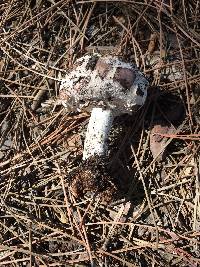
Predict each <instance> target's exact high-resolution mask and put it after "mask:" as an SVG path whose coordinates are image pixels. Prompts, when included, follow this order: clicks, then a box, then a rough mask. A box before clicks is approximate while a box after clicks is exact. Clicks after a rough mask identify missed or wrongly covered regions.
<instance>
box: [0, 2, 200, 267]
mask: <svg viewBox="0 0 200 267" xmlns="http://www.w3.org/2000/svg"><path fill="white" fill-rule="evenodd" d="M199 21H200V1H199V0H193V1H184V0H176V1H173V0H162V1H161V0H155V1H151V0H149V1H148V0H143V1H134V0H133V1H101V0H97V1H84V0H83V1H82V0H80V1H70V0H69V1H66V0H60V1H57V0H27V1H23V0H11V1H8V0H1V4H0V266H29V267H30V266H40V267H42V266H76V267H78V266H102V267H103V266H108V267H110V266H113V267H116V266H134V267H146V266H154V267H156V266H165V267H166V266H170V267H172V266H173V267H175V266H177V267H178V266H179V267H190V266H192V267H197V266H199V265H200V153H199V150H200V142H199V141H200V85H199V83H200V24H199ZM94 52H98V53H100V54H102V55H113V56H118V57H119V58H120V59H122V60H124V61H126V62H130V63H133V64H136V65H137V67H138V68H139V69H140V71H141V72H143V73H144V74H145V76H146V77H147V79H148V81H149V88H148V96H147V99H146V102H145V105H144V106H143V107H141V108H140V109H139V110H138V111H137V112H136V113H134V114H133V115H123V116H121V117H118V118H117V119H116V120H115V121H114V125H113V128H112V131H111V134H110V137H109V151H110V154H109V158H108V161H107V162H106V163H104V164H105V165H106V166H104V167H105V168H106V171H107V172H109V177H110V178H111V180H112V183H110V184H109V187H108V188H107V187H106V185H103V186H102V187H101V190H96V189H95V188H91V185H90V186H89V182H88V180H87V179H89V178H88V176H87V172H86V173H83V172H82V170H83V169H85V168H86V167H87V166H88V165H87V164H88V163H87V164H86V163H85V162H83V161H82V152H83V142H84V135H85V130H86V127H87V123H88V120H89V116H90V114H89V113H87V112H83V111H80V112H70V111H69V110H67V109H66V108H65V107H64V106H62V105H55V103H56V101H57V100H58V99H59V87H60V82H61V80H62V78H63V77H64V76H65V75H66V73H67V71H69V70H70V69H71V68H72V67H73V64H74V62H75V60H76V59H77V58H79V57H81V56H83V55H85V54H92V53H94ZM97 172H101V170H100V169H98V168H97ZM101 175H104V172H103V171H102V173H101ZM77 177H78V178H77ZM104 178H106V177H104ZM110 178H108V179H110ZM76 179H78V181H81V187H82V186H84V190H80V192H78V193H77V192H74V186H73V185H74V181H77V180H76ZM94 179H95V177H94ZM106 179H107V178H106ZM106 179H104V180H103V181H105V180H106ZM112 187H113V188H112ZM113 191H115V194H113V193H112V192H113Z"/></svg>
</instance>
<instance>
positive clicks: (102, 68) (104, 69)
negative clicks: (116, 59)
mask: <svg viewBox="0 0 200 267" xmlns="http://www.w3.org/2000/svg"><path fill="white" fill-rule="evenodd" d="M96 70H97V72H98V74H99V76H100V77H101V78H102V79H103V78H105V77H106V75H107V74H108V72H109V70H110V66H109V64H107V63H106V62H105V61H104V60H102V59H101V58H100V59H99V60H98V61H97V64H96Z"/></svg>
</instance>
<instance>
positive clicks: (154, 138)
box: [150, 123, 175, 161]
mask: <svg viewBox="0 0 200 267" xmlns="http://www.w3.org/2000/svg"><path fill="white" fill-rule="evenodd" d="M174 131H175V128H174V127H173V126H172V125H162V123H160V124H156V125H154V126H153V128H152V129H151V132H150V150H151V153H152V155H153V158H154V159H155V158H157V161H160V160H162V158H163V155H164V153H165V148H166V147H165V145H166V142H167V140H168V138H166V137H163V136H162V135H160V134H171V133H174Z"/></svg>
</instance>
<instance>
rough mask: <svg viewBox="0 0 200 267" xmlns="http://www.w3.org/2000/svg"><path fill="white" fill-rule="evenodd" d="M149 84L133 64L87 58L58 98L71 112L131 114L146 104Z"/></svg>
mask: <svg viewBox="0 0 200 267" xmlns="http://www.w3.org/2000/svg"><path fill="white" fill-rule="evenodd" d="M148 84H149V83H148V81H147V79H146V78H145V76H144V75H143V74H142V73H141V72H140V71H139V70H138V68H137V67H136V66H135V65H133V64H130V63H125V62H123V61H121V60H119V59H118V58H117V57H113V56H100V55H99V54H93V55H85V56H83V57H81V58H79V59H78V60H77V61H76V62H75V65H74V67H73V69H72V70H71V71H70V72H69V73H68V74H67V75H66V76H65V78H64V79H63V81H62V82H61V86H60V95H59V98H60V100H61V102H62V104H63V105H64V106H66V107H67V108H69V110H72V111H76V110H81V109H85V110H88V109H92V108H93V107H101V108H106V109H112V110H113V111H115V112H116V113H119V114H120V113H131V112H132V111H133V110H135V109H136V107H138V106H141V105H143V104H144V102H145V99H146V96H147V87H148Z"/></svg>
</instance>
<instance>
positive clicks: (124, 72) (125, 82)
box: [114, 68, 136, 89]
mask: <svg viewBox="0 0 200 267" xmlns="http://www.w3.org/2000/svg"><path fill="white" fill-rule="evenodd" d="M135 76H136V75H135V73H134V71H133V70H131V69H126V68H117V70H116V72H115V76H114V81H117V82H118V83H120V84H121V86H123V87H124V88H125V89H130V88H131V86H132V84H133V82H134V80H135Z"/></svg>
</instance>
